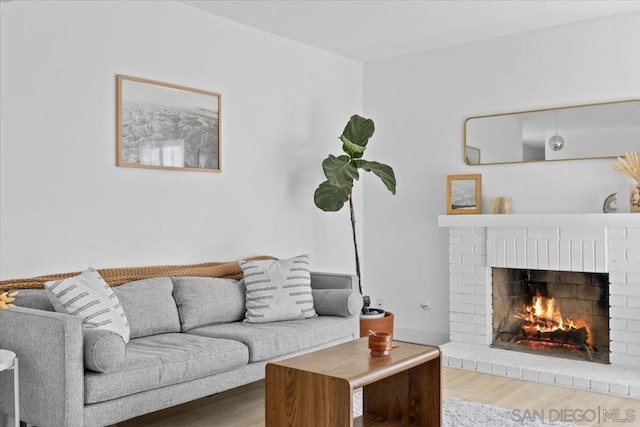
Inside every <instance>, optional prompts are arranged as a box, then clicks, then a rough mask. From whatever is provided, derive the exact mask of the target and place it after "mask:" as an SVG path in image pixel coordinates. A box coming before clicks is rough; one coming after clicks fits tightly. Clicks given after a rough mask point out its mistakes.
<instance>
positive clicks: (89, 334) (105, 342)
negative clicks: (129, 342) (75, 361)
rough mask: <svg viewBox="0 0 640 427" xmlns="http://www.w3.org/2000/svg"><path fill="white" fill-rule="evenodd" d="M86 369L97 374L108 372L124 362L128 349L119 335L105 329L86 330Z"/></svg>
mask: <svg viewBox="0 0 640 427" xmlns="http://www.w3.org/2000/svg"><path fill="white" fill-rule="evenodd" d="M82 336H83V342H84V367H85V368H87V369H90V370H92V371H95V372H107V371H110V370H112V369H113V368H115V367H116V366H118V365H119V364H120V363H122V361H123V360H124V357H125V355H126V347H125V344H124V340H123V339H122V337H121V336H120V335H118V334H115V333H113V332H111V331H107V330H104V329H86V328H85V329H84V330H83V331H82Z"/></svg>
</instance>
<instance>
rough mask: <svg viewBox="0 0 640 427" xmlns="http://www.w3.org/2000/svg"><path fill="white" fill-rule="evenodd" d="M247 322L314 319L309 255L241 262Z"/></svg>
mask: <svg viewBox="0 0 640 427" xmlns="http://www.w3.org/2000/svg"><path fill="white" fill-rule="evenodd" d="M240 267H242V271H243V273H244V283H245V287H246V289H247V291H246V313H245V320H244V321H245V322H247V323H266V322H276V321H281V320H296V319H308V318H310V317H316V316H317V314H316V311H315V310H314V308H313V295H312V293H311V274H310V273H309V255H300V256H297V257H294V258H289V259H281V260H267V261H241V262H240Z"/></svg>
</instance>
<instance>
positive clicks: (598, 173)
mask: <svg viewBox="0 0 640 427" xmlns="http://www.w3.org/2000/svg"><path fill="white" fill-rule="evenodd" d="M639 45H640V14H639V13H629V14H623V15H617V16H613V17H607V18H603V19H598V20H593V21H585V22H582V23H575V24H571V25H564V26H559V27H554V28H550V29H546V30H541V31H535V32H529V33H524V34H519V35H514V36H509V37H502V38H497V39H493V40H488V41H483V42H477V43H471V44H466V45H461V46H457V47H451V48H445V49H441V50H434V51H430V52H426V53H423V54H417V55H412V56H406V57H402V58H399V59H393V60H387V61H378V62H372V63H368V64H365V86H364V88H365V92H364V93H365V102H364V106H365V108H364V111H365V114H367V115H368V116H370V117H371V118H373V119H374V120H375V121H376V127H377V129H378V135H377V138H378V139H379V140H380V141H381V143H378V144H376V145H372V146H371V147H370V149H369V153H367V154H368V155H369V156H368V157H371V158H372V160H376V159H380V160H381V161H385V162H388V163H389V164H391V165H392V166H393V167H394V168H395V172H396V175H397V180H398V194H397V195H396V196H395V197H394V196H392V195H390V194H389V193H388V192H387V191H386V189H384V188H383V187H382V185H380V184H379V183H377V182H374V180H371V179H370V180H367V181H365V194H366V198H365V212H366V222H365V229H364V232H365V251H366V258H365V264H364V272H365V280H364V285H365V287H366V289H367V290H368V291H369V292H370V293H371V295H372V296H373V297H380V298H383V299H384V302H385V306H386V308H387V309H389V310H391V311H393V312H394V313H395V314H396V325H397V326H398V327H400V328H408V329H414V330H422V331H431V332H436V333H439V334H443V333H444V334H446V333H447V332H448V313H449V304H448V283H449V278H448V253H447V247H448V240H447V230H446V229H441V228H438V227H437V225H436V224H437V216H438V215H439V214H444V213H445V203H446V196H445V188H446V176H447V175H448V174H465V173H481V174H482V181H483V199H484V206H485V209H484V212H487V211H488V203H487V202H488V200H489V198H490V197H491V196H501V195H510V196H512V198H513V210H514V213H538V212H547V213H552V212H557V213H567V212H600V210H601V207H602V202H603V200H604V199H605V197H606V196H607V195H608V194H610V193H612V192H614V191H618V192H619V193H620V194H621V200H623V199H628V196H625V195H626V194H628V191H629V190H628V185H629V184H630V183H631V182H630V180H629V179H628V178H625V177H624V176H623V175H621V174H618V173H616V172H615V171H614V170H613V169H612V168H611V166H610V165H611V163H612V161H611V160H585V161H573V162H552V163H535V164H516V165H491V166H480V167H478V166H475V167H474V166H466V165H465V164H464V163H463V162H462V160H461V159H462V139H463V124H464V120H465V119H466V118H467V117H470V116H475V115H483V114H492V113H502V112H505V111H526V110H532V109H536V108H548V107H554V106H558V105H577V104H586V103H594V102H604V101H612V100H622V99H630V98H639V97H640V79H639V78H638V76H640V49H638V46H639ZM638 148H639V149H640V141H639V142H638ZM627 209H628V204H627ZM422 301H429V302H431V304H432V305H433V306H434V308H433V309H432V310H431V311H429V312H425V311H423V310H422V309H421V308H420V307H419V305H418V304H419V303H420V302H422Z"/></svg>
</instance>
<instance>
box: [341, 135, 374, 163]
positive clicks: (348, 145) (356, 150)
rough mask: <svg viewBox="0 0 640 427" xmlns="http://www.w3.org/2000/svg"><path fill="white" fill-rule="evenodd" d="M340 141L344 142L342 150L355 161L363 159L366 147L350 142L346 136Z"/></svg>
mask: <svg viewBox="0 0 640 427" xmlns="http://www.w3.org/2000/svg"><path fill="white" fill-rule="evenodd" d="M340 140H341V141H342V150H343V151H344V152H345V153H347V154H348V155H350V156H351V157H353V158H354V159H359V158H360V157H362V153H364V150H365V149H366V148H367V147H366V146H360V145H356V144H354V143H353V142H351V141H349V140H348V139H347V137H345V136H344V135H342V136H341V137H340Z"/></svg>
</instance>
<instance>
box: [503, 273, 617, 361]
mask: <svg viewBox="0 0 640 427" xmlns="http://www.w3.org/2000/svg"><path fill="white" fill-rule="evenodd" d="M608 287H609V277H608V274H606V273H581V272H564V271H562V272H561V271H546V270H527V269H507V268H493V344H492V346H493V347H498V348H504V349H508V350H517V351H524V352H530V353H531V352H533V353H541V354H545V355H552V356H558V357H565V358H574V359H582V360H585V359H586V360H590V361H594V362H599V363H609V289H608Z"/></svg>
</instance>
